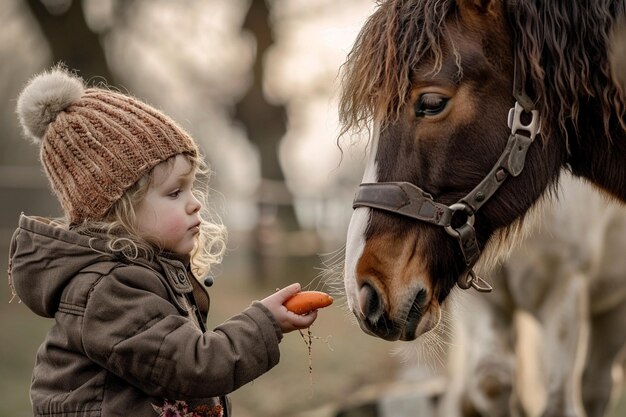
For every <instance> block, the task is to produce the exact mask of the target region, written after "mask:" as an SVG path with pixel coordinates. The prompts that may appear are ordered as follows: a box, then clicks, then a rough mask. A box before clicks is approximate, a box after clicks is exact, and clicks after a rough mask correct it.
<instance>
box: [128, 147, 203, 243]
mask: <svg viewBox="0 0 626 417" xmlns="http://www.w3.org/2000/svg"><path fill="white" fill-rule="evenodd" d="M174 158H175V159H174V164H172V165H168V164H166V163H164V162H163V163H161V164H159V165H157V166H156V167H155V168H154V170H153V179H152V184H150V186H149V188H148V192H147V193H146V196H145V198H144V200H143V201H142V202H141V203H140V204H139V205H138V207H136V209H135V214H136V215H137V230H138V231H139V234H140V235H141V236H142V237H143V238H144V239H146V240H147V241H149V242H152V243H156V244H158V245H160V247H161V248H162V249H164V250H166V251H169V252H174V253H178V254H189V253H191V250H192V249H193V246H194V243H195V237H196V235H197V234H198V233H199V232H200V229H199V225H200V208H201V207H202V205H201V204H200V202H199V201H198V200H197V199H196V198H195V197H194V195H193V194H192V192H191V191H192V186H193V182H194V177H195V169H194V168H193V167H192V165H191V163H190V162H189V161H188V160H187V158H186V157H185V156H183V155H177V156H176V157H174Z"/></svg>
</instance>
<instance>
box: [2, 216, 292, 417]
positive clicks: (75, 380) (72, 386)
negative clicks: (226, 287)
mask: <svg viewBox="0 0 626 417" xmlns="http://www.w3.org/2000/svg"><path fill="white" fill-rule="evenodd" d="M9 262H10V263H9V273H10V279H11V280H12V282H13V285H14V289H15V292H16V293H17V295H18V296H19V297H20V299H21V300H22V301H23V302H24V304H26V305H27V306H28V307H29V308H30V309H31V310H32V311H33V312H35V313H36V314H38V315H40V316H43V317H54V319H55V323H54V326H53V327H52V328H51V330H50V331H49V332H48V335H47V337H46V339H45V341H44V343H43V344H42V345H41V347H40V348H39V351H38V352H37V359H36V364H35V368H34V371H33V381H32V386H31V400H32V403H33V410H34V413H35V415H36V416H45V417H57V416H58V417H61V416H70V415H71V416H90V417H91V416H104V417H109V416H111V417H112V416H125V417H129V416H132V417H143V416H146V417H155V416H158V415H159V412H158V410H157V409H156V408H155V407H161V406H162V405H163V403H164V401H165V400H166V399H167V400H168V401H170V402H174V401H179V400H180V401H185V403H186V405H187V406H188V407H189V411H191V410H192V409H194V408H196V407H198V406H202V405H204V406H212V405H213V404H215V400H216V399H215V398H214V397H222V396H225V395H226V394H228V393H230V392H232V391H234V390H235V389H237V388H238V387H240V386H242V385H244V384H246V383H247V382H250V381H252V380H253V379H255V378H257V377H258V376H260V375H261V374H263V373H264V372H266V371H268V370H269V369H271V368H272V367H273V366H274V365H276V364H277V363H278V360H279V349H278V343H279V342H280V340H281V338H282V333H281V330H280V328H279V327H278V324H277V323H276V321H275V319H274V318H273V316H272V314H271V313H270V312H269V311H268V310H267V309H266V308H265V307H264V306H263V305H262V304H261V303H259V302H255V303H253V304H252V305H251V306H250V307H249V308H247V309H246V310H245V311H243V312H242V313H240V314H238V315H236V316H234V317H232V318H231V319H230V320H228V321H226V322H225V323H223V324H222V325H220V326H218V327H217V328H216V329H215V330H213V331H209V332H203V331H202V330H201V327H200V326H199V324H200V323H198V320H197V319H196V314H195V312H196V310H195V309H196V306H199V307H200V312H201V313H203V314H202V317H201V320H204V318H205V317H206V313H207V311H208V306H209V299H208V295H207V293H206V290H204V288H203V287H202V286H200V285H199V284H197V282H196V281H195V279H194V278H193V277H192V276H191V274H190V273H188V272H187V270H188V268H187V267H186V265H185V264H184V262H183V261H181V260H178V259H173V258H167V257H158V258H157V259H156V260H154V261H148V260H146V259H141V260H137V261H135V262H129V261H127V260H124V259H122V258H121V257H116V256H115V255H112V254H110V253H108V252H107V251H106V249H105V247H104V244H103V242H102V241H99V240H97V239H95V240H94V239H91V240H90V239H89V238H87V237H85V236H81V235H79V234H76V233H73V232H71V231H67V230H63V229H61V228H58V227H54V226H52V225H50V224H49V223H48V222H47V221H45V219H40V218H34V217H27V216H24V215H22V216H21V217H20V220H19V227H18V229H17V230H16V231H15V234H14V235H13V239H12V241H11V249H10V257H9ZM192 294H193V295H192ZM194 300H195V301H194ZM222 402H224V401H223V400H222ZM178 404H179V405H180V404H182V403H178ZM205 409H206V407H205ZM196 410H198V408H196ZM197 415H201V414H197Z"/></svg>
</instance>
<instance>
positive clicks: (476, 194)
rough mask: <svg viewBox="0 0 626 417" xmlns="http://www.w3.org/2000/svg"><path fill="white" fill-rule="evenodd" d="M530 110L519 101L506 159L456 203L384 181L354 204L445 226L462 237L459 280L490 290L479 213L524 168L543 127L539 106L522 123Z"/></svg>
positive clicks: (364, 187)
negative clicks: (456, 221)
mask: <svg viewBox="0 0 626 417" xmlns="http://www.w3.org/2000/svg"><path fill="white" fill-rule="evenodd" d="M516 78H517V77H516ZM526 98H527V96H526ZM528 102H529V101H527V102H526V103H525V104H528ZM524 112H525V110H524V108H523V107H522V105H521V104H520V102H519V100H516V102H515V106H514V107H513V108H511V109H510V110H509V116H508V125H509V128H510V129H511V133H510V135H509V139H508V141H507V144H506V147H505V148H504V151H503V152H502V154H501V155H500V158H498V161H497V162H496V163H495V164H494V166H493V167H492V168H491V170H490V171H489V173H488V174H487V175H486V176H485V178H484V179H483V180H482V181H481V182H480V183H479V184H478V185H477V186H476V187H475V188H474V189H473V190H472V191H470V192H469V193H468V194H467V195H466V196H465V197H463V198H461V199H460V200H459V201H457V202H456V203H454V204H452V205H451V206H446V205H445V204H441V203H437V202H436V201H434V199H433V197H432V196H431V195H430V194H429V193H427V192H425V191H424V190H422V189H421V188H419V187H418V186H416V185H414V184H412V183H409V182H379V183H364V184H361V185H360V186H359V189H358V191H357V194H356V197H355V198H354V202H353V204H352V207H353V208H358V207H370V208H374V209H378V210H383V211H387V212H391V213H395V214H399V215H402V216H405V217H410V218H412V219H415V220H419V221H423V222H427V223H431V224H434V225H437V226H441V227H443V228H444V229H445V231H446V232H447V233H448V234H449V235H450V236H452V237H454V238H456V240H457V242H458V244H459V247H460V249H461V254H462V255H463V260H464V262H465V270H464V271H463V273H462V274H461V276H460V277H459V279H458V281H457V285H458V286H459V287H460V288H463V289H468V288H470V287H473V288H475V289H476V290H478V291H480V292H490V291H491V290H492V287H491V286H490V285H489V284H488V283H487V282H485V281H484V280H483V279H482V278H480V277H478V276H477V275H476V274H475V273H474V271H473V269H472V268H473V267H474V265H475V264H476V262H477V261H478V258H479V257H480V247H479V245H478V241H477V240H476V231H475V229H474V216H475V213H476V212H477V211H478V210H479V209H480V208H481V207H482V206H483V205H484V204H485V203H486V202H487V201H488V200H489V199H490V198H491V197H492V196H493V195H494V194H495V192H496V191H497V190H498V188H500V186H501V185H502V184H503V182H504V180H505V179H507V178H508V177H509V175H511V176H514V177H516V176H518V175H519V174H520V173H521V172H522V170H523V169H524V164H525V161H526V154H527V152H528V148H529V147H530V145H531V144H532V143H533V141H534V140H535V136H536V135H537V134H538V133H539V131H540V121H539V114H538V112H537V110H533V109H531V110H529V111H528V113H529V114H530V121H529V123H527V124H524V123H523V122H522V114H523V113H524ZM456 212H463V213H464V214H465V216H466V220H465V222H464V223H463V224H462V225H461V226H459V227H456V226H452V219H453V217H454V215H455V213H456Z"/></svg>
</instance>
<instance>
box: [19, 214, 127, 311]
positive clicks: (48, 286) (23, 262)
mask: <svg viewBox="0 0 626 417" xmlns="http://www.w3.org/2000/svg"><path fill="white" fill-rule="evenodd" d="M115 259H117V258H116V257H115V256H114V255H113V254H111V253H107V250H106V245H105V243H104V241H102V240H98V239H95V238H90V237H87V236H82V235H79V234H78V233H74V232H72V231H69V230H65V229H63V228H61V227H57V226H55V225H53V224H52V222H51V221H50V220H49V219H44V218H39V217H29V216H25V215H21V216H20V220H19V226H18V228H17V230H15V233H14V234H13V238H12V239H11V246H10V250H9V282H10V283H12V287H13V290H14V293H15V294H16V295H17V296H18V297H19V298H20V299H21V300H22V302H23V303H24V304H26V305H27V306H28V307H29V308H30V309H31V310H32V311H33V312H35V313H36V314H38V315H40V316H43V317H54V314H55V313H56V311H57V309H58V306H59V301H60V298H61V294H62V292H63V289H64V288H65V286H66V285H67V283H68V282H69V281H70V280H71V279H72V278H73V277H74V276H75V275H76V274H77V273H78V272H80V271H81V270H82V269H83V268H86V267H87V266H88V265H90V264H93V263H95V262H100V261H112V260H115Z"/></svg>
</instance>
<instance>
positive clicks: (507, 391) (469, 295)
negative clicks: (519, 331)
mask: <svg viewBox="0 0 626 417" xmlns="http://www.w3.org/2000/svg"><path fill="white" fill-rule="evenodd" d="M502 273H503V271H502V270H499V271H495V272H494V273H493V274H492V277H491V281H492V282H493V283H494V286H495V287H496V288H497V290H496V291H494V293H493V294H489V296H485V295H484V294H478V293H473V292H466V293H463V294H462V295H461V298H462V302H459V303H457V304H460V305H459V306H458V309H457V311H456V314H457V316H458V317H457V321H456V325H455V336H454V338H453V344H452V346H453V349H452V352H451V357H450V359H451V361H452V363H453V365H451V366H450V371H449V372H450V386H451V388H452V390H451V392H449V393H447V394H446V396H444V401H443V403H444V407H443V408H442V413H441V415H445V416H446V417H448V416H452V415H459V410H460V415H461V416H464V417H474V416H491V417H499V416H502V417H504V416H506V417H510V414H509V410H508V403H509V399H510V395H511V391H512V375H513V367H514V356H513V350H512V345H511V339H512V337H511V332H510V329H511V317H512V302H511V300H510V296H509V294H508V290H507V288H506V285H505V283H504V280H503V279H502V278H503V277H502ZM459 310H460V311H459ZM455 352H456V354H455Z"/></svg>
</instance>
